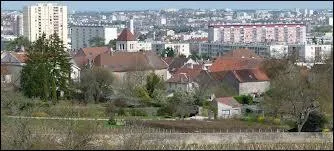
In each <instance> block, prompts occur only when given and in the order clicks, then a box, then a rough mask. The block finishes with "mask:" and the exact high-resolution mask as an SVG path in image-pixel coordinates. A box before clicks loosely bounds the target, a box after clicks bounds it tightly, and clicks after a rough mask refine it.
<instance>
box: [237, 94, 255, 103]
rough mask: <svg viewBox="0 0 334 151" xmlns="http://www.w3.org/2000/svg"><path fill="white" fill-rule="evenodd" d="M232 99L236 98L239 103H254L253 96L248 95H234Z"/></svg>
mask: <svg viewBox="0 0 334 151" xmlns="http://www.w3.org/2000/svg"><path fill="white" fill-rule="evenodd" d="M234 99H235V100H237V101H238V102H239V103H240V104H248V105H252V104H253V103H254V102H253V97H252V96H250V95H240V96H235V97H234Z"/></svg>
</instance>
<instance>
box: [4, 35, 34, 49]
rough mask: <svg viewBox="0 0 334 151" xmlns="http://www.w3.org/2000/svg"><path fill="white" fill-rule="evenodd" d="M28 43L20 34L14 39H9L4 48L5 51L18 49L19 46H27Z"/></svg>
mask: <svg viewBox="0 0 334 151" xmlns="http://www.w3.org/2000/svg"><path fill="white" fill-rule="evenodd" d="M30 45H31V43H30V41H29V40H28V38H26V37H23V36H21V37H18V38H16V39H14V40H13V41H10V42H9V43H8V44H7V45H6V50H7V51H12V50H17V49H20V48H21V47H24V48H29V47H30Z"/></svg>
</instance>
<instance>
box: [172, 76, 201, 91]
mask: <svg viewBox="0 0 334 151" xmlns="http://www.w3.org/2000/svg"><path fill="white" fill-rule="evenodd" d="M166 83H167V89H168V91H170V92H172V91H184V92H193V91H194V90H195V88H198V87H199V85H198V83H197V82H195V81H194V80H192V79H191V78H190V77H189V76H187V74H186V73H178V74H174V75H173V76H172V77H171V78H170V79H168V80H167V81H166Z"/></svg>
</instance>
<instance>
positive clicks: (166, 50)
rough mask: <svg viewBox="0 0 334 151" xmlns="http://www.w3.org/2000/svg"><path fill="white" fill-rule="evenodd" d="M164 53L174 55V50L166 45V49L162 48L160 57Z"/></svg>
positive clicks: (163, 55)
mask: <svg viewBox="0 0 334 151" xmlns="http://www.w3.org/2000/svg"><path fill="white" fill-rule="evenodd" d="M166 54H167V57H175V52H174V50H173V48H170V47H167V48H166V49H164V50H163V51H162V53H161V57H165V55H166Z"/></svg>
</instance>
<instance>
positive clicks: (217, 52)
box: [190, 43, 288, 58]
mask: <svg viewBox="0 0 334 151" xmlns="http://www.w3.org/2000/svg"><path fill="white" fill-rule="evenodd" d="M190 46H191V50H192V51H193V52H195V53H196V51H197V52H198V54H199V55H201V56H211V57H219V56H223V55H224V54H225V53H228V52H229V51H231V50H234V49H250V50H251V51H253V52H254V53H255V54H257V55H259V56H262V57H265V58H280V57H282V56H284V55H286V54H287V50H288V45H284V44H255V43H254V44H224V43H192V44H191V45H190Z"/></svg>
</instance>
